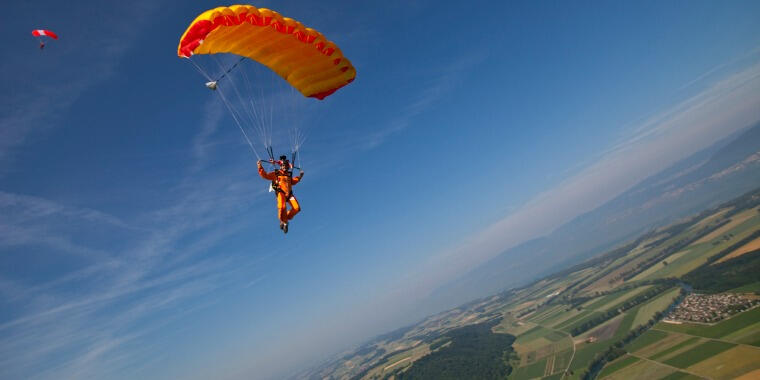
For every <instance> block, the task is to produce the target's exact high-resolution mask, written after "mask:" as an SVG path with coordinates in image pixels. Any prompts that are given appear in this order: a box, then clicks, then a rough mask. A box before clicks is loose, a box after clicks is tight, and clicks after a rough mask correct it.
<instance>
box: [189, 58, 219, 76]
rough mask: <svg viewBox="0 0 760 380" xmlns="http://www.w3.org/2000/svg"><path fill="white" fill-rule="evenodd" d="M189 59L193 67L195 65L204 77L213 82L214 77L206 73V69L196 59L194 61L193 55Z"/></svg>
mask: <svg viewBox="0 0 760 380" xmlns="http://www.w3.org/2000/svg"><path fill="white" fill-rule="evenodd" d="M187 60H188V61H190V63H192V64H193V67H195V69H196V70H198V72H199V73H201V75H203V77H204V78H206V80H207V81H209V82H213V81H214V80H213V79H211V76H210V75H208V74H207V73H206V70H203V68H202V67H200V66H198V64H197V63H195V61H193V58H192V57H189V58H188V59H187Z"/></svg>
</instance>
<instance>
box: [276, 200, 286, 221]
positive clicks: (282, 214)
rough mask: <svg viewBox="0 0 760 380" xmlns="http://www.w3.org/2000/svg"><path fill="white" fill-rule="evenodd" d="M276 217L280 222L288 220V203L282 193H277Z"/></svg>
mask: <svg viewBox="0 0 760 380" xmlns="http://www.w3.org/2000/svg"><path fill="white" fill-rule="evenodd" d="M277 218H278V219H280V222H281V223H287V222H288V205H287V201H286V200H285V195H284V194H283V193H277Z"/></svg>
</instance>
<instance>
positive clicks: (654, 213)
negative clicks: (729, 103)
mask: <svg viewBox="0 0 760 380" xmlns="http://www.w3.org/2000/svg"><path fill="white" fill-rule="evenodd" d="M759 185H760V123H758V124H755V125H754V126H752V127H750V128H747V129H744V130H742V131H740V132H737V133H735V134H734V135H732V136H729V137H727V138H724V139H723V140H721V141H719V142H717V143H715V144H713V145H712V146H710V147H708V148H706V149H703V150H702V151H700V152H697V153H695V154H693V155H692V156H690V157H688V158H686V159H684V160H681V161H679V162H678V163H676V164H675V165H673V166H671V167H670V168H668V169H665V170H663V171H661V172H659V173H658V174H655V175H653V176H651V177H649V178H647V179H645V180H643V181H642V182H640V183H639V184H637V185H636V186H634V187H633V188H631V189H629V190H628V191H626V192H624V193H623V194H621V195H619V196H618V197H616V198H614V199H612V200H611V201H609V202H607V203H605V204H604V205H602V206H600V207H598V208H596V209H594V210H592V211H590V212H588V213H585V214H583V215H580V216H578V217H576V218H575V219H573V220H572V221H570V222H568V223H566V224H564V225H562V226H561V227H559V228H558V229H556V230H555V231H553V232H552V233H551V234H549V235H547V236H544V237H540V238H537V239H533V240H530V241H527V242H524V243H522V244H520V245H518V246H516V247H513V248H510V249H507V250H506V251H504V252H502V253H501V254H499V255H498V256H496V257H494V258H493V259H491V260H489V261H487V262H486V263H483V264H482V265H480V266H479V267H477V268H475V269H474V270H472V271H470V272H469V273H467V274H466V275H464V276H462V277H460V278H458V279H456V280H454V281H452V282H450V283H448V284H446V285H444V286H442V287H440V288H439V289H437V290H436V291H435V292H434V293H433V294H432V296H431V298H430V302H429V305H426V306H425V308H426V309H430V310H431V311H434V310H435V309H437V310H441V309H445V308H450V307H455V306H457V305H459V304H461V303H463V302H467V301H469V300H472V299H475V298H479V297H484V296H487V295H489V294H493V293H496V292H499V291H502V290H504V289H507V288H510V287H514V286H517V285H521V284H525V283H527V282H528V281H530V280H533V279H536V278H538V277H539V276H544V275H547V274H550V273H552V272H556V271H558V270H561V269H563V268H566V267H568V266H570V265H572V264H576V263H579V262H582V261H583V260H585V259H587V258H589V257H592V256H594V255H597V254H599V253H602V252H604V251H606V250H609V249H611V248H613V247H614V246H615V245H618V244H621V243H622V242H623V241H625V240H628V239H631V238H633V237H635V236H638V235H640V234H641V233H643V232H645V231H647V230H650V229H653V228H656V227H659V226H663V225H666V224H669V223H671V222H673V221H675V220H678V219H680V218H683V217H686V216H688V215H690V214H693V213H695V212H698V211H702V210H704V209H707V208H710V207H713V206H716V205H718V204H720V203H722V202H725V201H727V200H729V199H732V198H735V197H737V196H739V195H741V194H743V193H745V192H747V191H750V190H752V189H755V188H757V187H758V186H759ZM537 263H540V265H536V264H537ZM547 264H549V265H547Z"/></svg>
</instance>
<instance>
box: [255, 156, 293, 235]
mask: <svg viewBox="0 0 760 380" xmlns="http://www.w3.org/2000/svg"><path fill="white" fill-rule="evenodd" d="M259 175H260V176H261V178H264V179H268V180H270V181H275V182H276V183H277V186H278V187H279V190H277V216H278V217H279V218H280V222H282V223H287V222H288V221H289V220H290V219H293V217H294V216H296V214H298V212H299V211H301V206H300V205H299V204H298V200H297V199H296V197H295V196H294V195H293V185H295V184H297V183H298V182H299V181H300V180H301V178H303V173H301V175H300V176H298V177H291V176H290V175H289V174H288V173H284V172H283V171H282V170H281V169H278V170H275V171H273V172H271V173H267V172H266V171H265V170H264V168H262V167H261V166H259ZM288 203H290V211H288Z"/></svg>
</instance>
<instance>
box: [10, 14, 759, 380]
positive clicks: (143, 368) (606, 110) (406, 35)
mask: <svg viewBox="0 0 760 380" xmlns="http://www.w3.org/2000/svg"><path fill="white" fill-rule="evenodd" d="M218 5H224V4H220V3H214V2H209V1H194V2H189V1H166V2H161V1H139V0H138V1H134V2H112V3H104V2H85V1H77V2H42V1H36V2H34V1H33V2H21V1H15V2H13V3H11V4H6V6H5V7H4V12H3V15H2V16H0V21H1V22H2V24H1V25H2V33H1V34H0V41H2V44H3V46H4V53H3V56H2V59H0V80H1V81H2V82H1V84H2V88H3V89H4V91H3V92H2V94H1V95H0V99H2V101H0V377H2V378H30V379H33V378H62V377H63V378H137V377H141V378H157V379H161V378H230V379H238V378H280V377H282V376H283V374H287V373H291V372H293V371H295V370H298V369H300V368H303V367H304V366H307V365H309V364H312V363H314V362H316V361H318V360H321V359H324V358H325V357H328V356H329V355H330V354H332V353H334V352H336V351H338V350H341V349H345V348H347V347H350V346H351V345H352V344H356V343H359V342H361V341H362V340H363V339H366V338H368V337H370V336H372V335H376V334H378V333H382V332H384V331H387V330H390V329H393V328H396V327H400V326H401V325H403V324H405V323H409V322H412V321H414V320H416V319H418V318H420V317H422V316H424V315H423V314H424V311H421V310H419V309H417V308H416V307H415V306H416V305H417V304H419V303H420V302H422V301H423V300H425V298H426V297H427V296H428V295H429V293H430V292H431V291H433V290H434V289H436V288H437V287H438V286H440V285H442V284H444V283H446V282H447V281H450V280H453V279H454V278H456V277H457V276H458V275H461V274H463V273H465V272H466V271H467V270H469V269H470V268H473V267H474V266H476V265H478V264H479V263H482V262H483V261H484V260H487V259H488V258H490V257H492V256H493V255H495V254H497V253H498V252H500V251H502V250H504V249H506V248H509V247H510V246H513V245H515V244H518V243H520V242H521V241H524V240H526V239H528V238H531V237H535V236H540V235H543V234H546V233H548V232H550V231H551V230H552V229H553V228H555V227H557V226H558V225H560V224H561V223H563V222H565V221H567V220H569V219H571V218H572V217H574V216H576V215H578V214H579V213H582V212H584V211H587V210H590V209H592V208H593V207H595V206H597V205H599V204H600V203H602V202H603V201H605V200H607V199H610V198H612V197H614V196H615V195H616V194H619V193H620V192H622V191H624V190H625V189H627V188H628V187H630V186H632V185H633V184H635V183H636V182H637V181H639V180H641V179H643V178H645V177H646V176H648V175H651V174H653V173H654V172H656V171H658V170H660V169H662V168H664V167H666V166H668V165H669V164H670V163H673V162H675V161H676V160H678V159H680V158H683V157H685V156H686V155H688V154H690V153H693V152H694V151H696V150H698V149H700V148H701V147H704V146H707V145H709V144H710V143H712V142H714V141H717V140H718V139H720V138H721V137H724V136H726V135H728V134H730V133H732V132H734V131H736V130H738V129H740V128H743V127H745V126H747V125H749V124H750V123H753V122H755V121H757V120H760V111H759V110H760V23H759V22H758V17H757V15H758V14H760V4H758V3H757V2H753V1H746V2H739V1H732V2H721V3H720V4H718V3H715V2H700V1H690V2H667V3H663V2H635V3H623V2H576V3H573V4H570V3H567V2H534V1H526V2H485V1H484V2H480V1H475V2H469V3H467V4H466V5H455V4H450V5H444V4H442V3H440V2H435V1H384V2H348V1H344V2H338V1H319V2H306V1H287V2H271V1H267V2H261V3H257V4H254V5H256V6H259V7H270V8H272V9H275V10H277V11H278V12H280V13H282V14H283V15H286V16H290V17H293V18H295V19H297V20H299V21H301V22H303V23H304V24H306V25H308V26H311V27H314V28H315V29H318V30H319V31H321V32H322V33H324V34H325V35H326V36H327V37H328V38H329V39H331V40H333V41H334V42H336V43H337V44H338V45H339V46H340V47H341V49H342V50H343V52H344V54H345V55H346V56H347V57H348V58H349V59H351V61H352V62H353V64H354V66H355V67H356V68H357V72H358V75H357V79H356V81H355V82H354V83H352V84H351V85H349V86H347V87H345V88H343V89H341V90H340V91H338V92H337V93H336V94H335V95H333V96H331V97H329V98H328V99H327V100H325V101H322V102H317V101H314V102H312V104H311V105H309V109H308V113H305V114H304V115H303V117H304V118H305V119H307V120H306V121H305V122H303V125H301V127H302V128H304V130H305V132H306V135H307V136H308V138H307V141H306V144H305V145H304V147H303V149H302V155H303V160H304V161H303V163H304V169H305V170H306V172H307V174H306V176H305V178H304V181H303V183H302V184H299V185H298V186H297V187H296V191H297V194H298V196H299V199H300V201H301V204H302V206H303V212H302V213H301V214H299V215H298V216H297V218H296V219H295V220H294V222H293V224H292V227H291V232H290V233H289V234H288V235H287V237H284V236H283V235H282V233H281V232H280V231H279V230H278V229H277V221H276V217H275V208H274V200H273V199H272V196H271V194H269V193H267V192H266V187H267V184H266V182H264V181H263V180H261V179H260V178H259V177H258V176H257V174H256V172H255V166H254V165H255V162H254V160H253V159H252V156H251V153H250V151H249V150H248V147H247V146H246V145H245V142H244V140H243V139H242V137H241V134H240V132H239V131H238V130H237V128H236V127H235V125H234V124H233V121H232V120H231V119H230V117H229V114H228V113H227V112H226V111H225V109H224V108H223V106H222V103H221V102H220V101H219V99H218V98H217V97H215V94H213V93H212V92H210V91H209V90H207V89H206V88H205V87H203V82H204V80H203V78H202V77H201V76H200V75H198V73H197V72H196V71H195V70H194V69H193V68H192V66H191V65H189V64H188V63H187V62H186V61H184V60H181V59H179V58H177V56H176V46H177V43H178V40H179V37H180V36H181V34H182V32H183V31H184V29H185V28H186V27H187V25H188V24H189V22H190V21H191V20H192V19H193V18H194V17H195V16H196V15H197V14H199V13H200V12H202V11H204V10H206V9H209V8H212V7H214V6H218ZM36 28H47V29H51V30H54V31H55V32H57V33H58V35H59V36H60V40H59V41H53V42H51V43H49V44H48V46H47V47H46V48H45V50H44V51H40V50H39V49H38V48H37V43H36V41H35V40H34V39H33V38H32V37H31V35H30V32H31V30H32V29H36ZM262 150H263V149H262Z"/></svg>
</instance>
